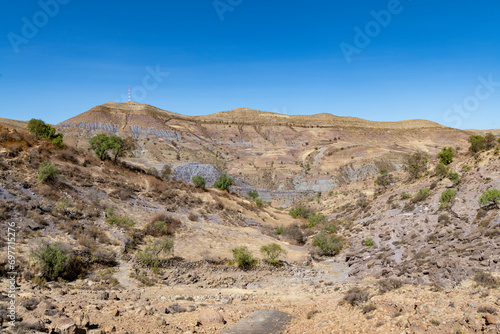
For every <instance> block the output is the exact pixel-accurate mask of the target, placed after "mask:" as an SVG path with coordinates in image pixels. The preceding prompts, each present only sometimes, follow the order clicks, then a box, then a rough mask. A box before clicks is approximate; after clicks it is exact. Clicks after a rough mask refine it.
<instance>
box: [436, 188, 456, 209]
mask: <svg viewBox="0 0 500 334" xmlns="http://www.w3.org/2000/svg"><path fill="white" fill-rule="evenodd" d="M456 194H457V190H456V189H446V190H445V191H443V193H442V194H441V198H440V199H439V202H440V203H441V207H444V206H446V205H448V203H450V202H451V201H452V200H453V198H455V195H456Z"/></svg>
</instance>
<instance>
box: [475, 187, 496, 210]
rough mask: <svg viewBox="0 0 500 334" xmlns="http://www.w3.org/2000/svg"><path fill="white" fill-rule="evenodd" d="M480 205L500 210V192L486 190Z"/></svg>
mask: <svg viewBox="0 0 500 334" xmlns="http://www.w3.org/2000/svg"><path fill="white" fill-rule="evenodd" d="M479 203H480V204H482V205H483V206H490V205H496V207H497V208H499V209H500V190H498V189H490V190H486V191H485V192H484V193H483V194H482V195H481V197H480V198H479Z"/></svg>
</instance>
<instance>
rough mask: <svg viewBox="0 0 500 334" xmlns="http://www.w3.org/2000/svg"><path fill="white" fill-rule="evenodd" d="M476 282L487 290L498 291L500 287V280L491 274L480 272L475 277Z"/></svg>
mask: <svg viewBox="0 0 500 334" xmlns="http://www.w3.org/2000/svg"><path fill="white" fill-rule="evenodd" d="M474 281H475V282H476V283H477V284H478V285H481V286H483V287H485V288H488V289H496V288H498V287H500V280H499V279H497V278H495V277H494V276H493V275H492V274H491V273H487V272H484V271H478V272H477V273H476V274H475V275H474Z"/></svg>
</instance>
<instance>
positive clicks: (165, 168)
mask: <svg viewBox="0 0 500 334" xmlns="http://www.w3.org/2000/svg"><path fill="white" fill-rule="evenodd" d="M170 174H172V166H170V165H168V164H167V165H165V166H163V168H162V169H161V176H162V177H168V176H169V175H170Z"/></svg>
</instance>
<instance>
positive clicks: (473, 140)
mask: <svg viewBox="0 0 500 334" xmlns="http://www.w3.org/2000/svg"><path fill="white" fill-rule="evenodd" d="M469 143H470V144H471V145H470V147H469V151H471V152H472V153H477V152H480V151H483V150H490V149H492V148H493V147H495V146H496V138H495V136H494V135H493V134H491V133H488V134H486V137H483V136H470V137H469Z"/></svg>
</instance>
